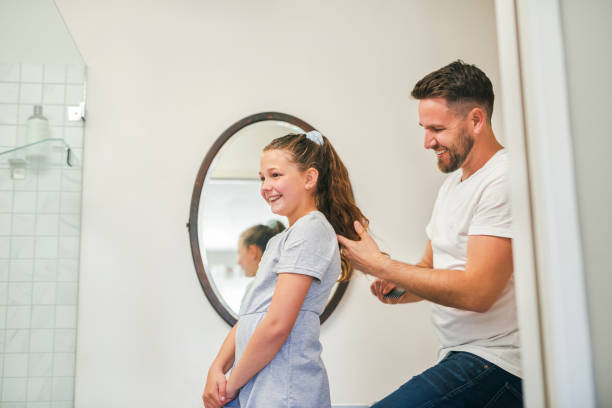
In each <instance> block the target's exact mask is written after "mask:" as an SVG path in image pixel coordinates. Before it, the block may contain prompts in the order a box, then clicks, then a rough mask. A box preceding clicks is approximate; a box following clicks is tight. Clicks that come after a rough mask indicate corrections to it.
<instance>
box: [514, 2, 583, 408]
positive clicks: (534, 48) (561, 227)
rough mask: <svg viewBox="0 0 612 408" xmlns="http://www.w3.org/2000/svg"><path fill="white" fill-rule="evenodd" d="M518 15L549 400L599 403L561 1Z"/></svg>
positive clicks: (523, 7)
mask: <svg viewBox="0 0 612 408" xmlns="http://www.w3.org/2000/svg"><path fill="white" fill-rule="evenodd" d="M517 17H518V18H517V20H518V27H519V38H520V40H519V43H520V49H519V50H520V60H521V69H522V79H523V88H522V89H523V92H524V95H523V96H524V103H525V105H524V106H525V111H524V112H526V113H525V123H526V135H527V148H528V152H527V153H528V155H529V157H528V160H529V173H530V181H531V183H532V184H531V193H532V204H533V207H532V211H533V216H534V217H533V220H534V225H533V227H534V230H535V248H536V259H537V271H538V281H539V295H540V296H539V300H540V305H541V311H542V323H543V325H542V329H543V340H544V354H545V355H544V357H545V368H546V385H547V392H548V404H549V405H550V406H554V407H578V406H579V407H594V406H595V389H594V382H593V366H592V355H591V343H590V336H589V327H588V313H587V302H586V292H585V282H584V273H583V262H582V250H581V239H580V229H579V219H578V209H577V203H576V191H575V183H574V164H573V151H572V140H571V134H570V123H569V108H568V101H567V81H566V76H565V55H564V49H563V37H562V31H561V18H560V10H559V4H558V0H538V1H530V0H517ZM526 358H531V356H526Z"/></svg>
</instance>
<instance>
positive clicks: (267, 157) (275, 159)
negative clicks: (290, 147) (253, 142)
mask: <svg viewBox="0 0 612 408" xmlns="http://www.w3.org/2000/svg"><path fill="white" fill-rule="evenodd" d="M264 163H266V164H273V165H289V164H294V163H293V156H292V155H291V153H290V152H289V151H287V150H284V149H272V150H266V151H264V152H263V153H262V155H261V164H262V167H263V164H264Z"/></svg>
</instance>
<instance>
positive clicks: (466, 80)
mask: <svg viewBox="0 0 612 408" xmlns="http://www.w3.org/2000/svg"><path fill="white" fill-rule="evenodd" d="M411 95H412V97H413V98H415V99H428V98H444V99H445V100H446V103H447V104H448V105H449V106H451V107H452V108H453V109H455V110H456V111H457V112H460V113H462V114H464V115H465V114H467V112H468V111H469V110H470V109H471V108H472V107H474V105H477V106H480V107H481V108H483V109H484V110H485V112H486V113H487V120H488V121H489V122H490V121H491V116H492V115H493V100H494V99H495V95H494V94H493V85H492V84H491V80H490V79H489V78H488V77H487V75H486V74H485V73H484V72H482V71H481V70H480V68H478V67H477V66H476V65H470V64H466V63H465V62H463V61H461V60H457V61H454V62H451V63H450V64H448V65H446V66H444V67H442V68H440V69H438V70H436V71H434V72H432V73H429V74H427V75H426V76H425V77H424V78H423V79H421V80H420V81H419V82H417V83H416V85H415V86H414V88H413V89H412V92H411Z"/></svg>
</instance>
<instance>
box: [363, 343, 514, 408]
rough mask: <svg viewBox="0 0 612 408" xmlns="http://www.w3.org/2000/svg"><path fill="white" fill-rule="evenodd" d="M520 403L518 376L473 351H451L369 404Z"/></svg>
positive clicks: (381, 407) (420, 407)
mask: <svg viewBox="0 0 612 408" xmlns="http://www.w3.org/2000/svg"><path fill="white" fill-rule="evenodd" d="M522 406H523V393H522V387H521V379H520V378H519V377H517V376H515V375H512V374H510V373H509V372H507V371H505V370H502V369H501V368H499V367H498V366H496V365H495V364H492V363H490V362H489V361H487V360H485V359H483V358H481V357H478V356H476V355H474V354H471V353H465V352H454V351H453V352H451V353H449V354H448V355H447V356H446V357H445V358H444V359H443V360H442V361H440V362H439V363H438V364H437V365H435V366H433V367H431V368H430V369H428V370H427V371H424V372H423V373H422V374H419V375H417V376H415V377H412V379H411V380H410V381H408V382H407V383H405V384H404V385H402V386H401V387H400V388H398V389H397V390H396V391H394V392H393V393H392V394H390V395H388V396H387V397H386V398H384V399H382V400H380V401H378V402H377V403H376V404H374V405H372V407H371V408H391V407H393V408H399V407H402V408H403V407H410V408H434V407H435V408H439V407H453V408H455V407H456V408H459V407H466V408H467V407H469V408H472V407H474V408H477V407H483V408H493V407H495V408H497V407H504V408H506V407H508V408H510V407H522Z"/></svg>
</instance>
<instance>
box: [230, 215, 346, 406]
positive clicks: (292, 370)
mask: <svg viewBox="0 0 612 408" xmlns="http://www.w3.org/2000/svg"><path fill="white" fill-rule="evenodd" d="M279 273H299V274H304V275H309V276H312V277H313V278H314V279H313V281H312V284H311V285H310V289H309V291H308V294H307V296H306V299H305V300H304V304H303V305H302V309H301V310H300V312H299V314H298V317H297V320H296V322H295V325H294V326H293V330H292V331H291V334H290V335H289V338H288V339H287V341H286V342H285V343H284V344H283V346H282V348H281V349H280V351H279V352H278V353H277V354H276V356H274V358H273V359H272V361H270V363H269V364H268V365H267V366H266V367H264V368H263V369H262V370H261V371H260V372H259V373H257V375H255V376H254V377H253V378H251V380H250V381H249V382H248V383H247V384H246V385H245V386H244V387H243V388H242V389H241V390H240V394H239V396H238V398H237V399H236V400H234V401H233V404H231V405H233V406H238V404H237V403H239V406H240V407H242V408H262V407H264V408H275V407H300V408H302V407H304V408H306V407H312V408H326V407H330V406H331V401H330V396H329V382H328V379H327V372H326V371H325V366H324V365H323V361H322V360H321V343H320V342H319V328H320V323H319V315H320V314H321V313H322V312H323V309H324V308H325V305H326V304H327V300H328V298H329V295H330V292H331V289H332V287H333V285H334V283H335V282H336V281H337V279H338V276H339V273H340V251H339V247H338V240H337V238H336V233H335V232H334V229H333V228H332V226H331V224H330V223H329V222H328V221H327V219H326V218H325V216H324V215H323V214H322V213H321V212H319V211H313V212H310V213H308V214H307V215H305V216H303V217H302V218H300V219H298V220H297V221H296V222H295V223H294V224H293V225H292V226H291V227H289V228H288V229H286V230H285V231H283V232H281V233H280V234H278V235H276V236H274V237H273V238H272V239H270V241H268V245H267V246H266V250H265V251H264V254H263V257H262V259H261V261H260V263H259V269H258V270H257V275H256V277H255V282H254V284H253V286H252V288H251V290H250V291H249V292H248V293H247V294H246V295H245V298H244V301H243V302H242V305H241V308H240V317H239V320H238V323H237V324H238V328H237V331H236V355H235V362H236V363H237V362H238V361H239V360H240V357H241V356H242V353H243V352H244V350H245V348H246V346H247V343H248V342H249V339H250V338H251V336H252V335H253V332H254V331H255V328H256V327H257V325H258V324H259V323H260V322H261V321H262V320H263V318H264V316H265V315H266V312H267V310H268V307H269V306H270V302H271V300H272V295H273V293H274V288H275V286H276V280H277V277H278V274H279Z"/></svg>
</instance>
